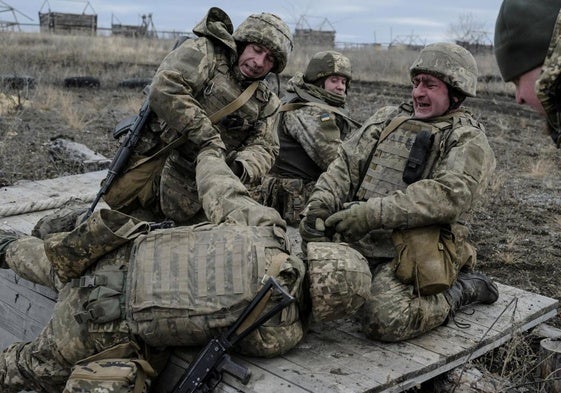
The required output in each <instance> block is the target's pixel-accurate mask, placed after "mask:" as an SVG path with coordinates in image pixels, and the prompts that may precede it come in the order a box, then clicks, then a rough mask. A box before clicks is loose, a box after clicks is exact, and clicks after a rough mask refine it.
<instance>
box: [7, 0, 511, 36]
mask: <svg viewBox="0 0 561 393" xmlns="http://www.w3.org/2000/svg"><path fill="white" fill-rule="evenodd" d="M501 1H502V0H455V1H450V0H446V1H445V0H425V1H420V0H268V1H263V0H261V1H260V0H215V1H208V0H90V1H89V2H88V1H84V0H0V11H4V12H1V13H0V20H4V21H5V20H8V21H13V20H14V16H13V13H12V12H11V11H6V9H9V8H8V7H13V8H14V9H15V10H17V11H18V12H16V17H17V20H18V21H19V22H20V23H35V24H38V23H39V22H38V20H39V17H38V13H39V11H41V12H48V11H49V10H50V11H52V12H68V13H78V14H79V13H82V12H84V11H85V13H88V14H92V13H95V14H97V15H98V26H99V27H106V28H110V27H111V23H112V20H113V23H122V24H126V25H139V24H140V23H141V15H142V14H150V13H151V14H152V21H153V23H154V27H155V28H156V30H160V31H171V30H174V31H185V32H190V31H191V29H192V28H193V26H194V25H195V24H196V23H197V22H198V21H199V20H200V19H202V17H203V16H204V15H205V13H206V11H207V10H208V8H209V7H211V6H217V7H220V8H222V9H223V10H224V11H226V12H227V13H228V14H229V15H230V17H231V19H232V22H233V23H234V26H237V25H238V24H239V23H240V22H241V21H243V20H244V19H245V18H246V17H247V16H248V15H249V14H252V13H258V12H262V11H266V12H273V13H275V14H277V15H279V16H280V17H282V18H283V19H284V20H285V21H286V22H287V23H288V24H289V26H290V27H291V29H292V30H294V28H295V27H297V26H298V27H303V28H312V29H318V30H335V31H336V32H337V33H336V37H335V40H336V41H338V42H355V43H373V42H378V43H382V44H388V43H390V42H392V41H400V42H405V43H421V44H425V43H430V42H435V41H449V40H451V39H452V38H454V37H451V36H450V27H451V26H458V25H459V22H460V20H461V19H462V18H463V19H466V18H468V19H470V20H473V21H474V22H475V27H477V28H478V29H481V31H482V34H485V36H486V37H487V38H488V40H489V43H491V42H492V39H493V30H494V24H495V18H496V16H497V13H498V11H499V6H500V4H501ZM22 14H23V15H22ZM24 15H25V16H24ZM26 16H27V17H29V18H31V19H32V20H30V19H28V18H27V17H26Z"/></svg>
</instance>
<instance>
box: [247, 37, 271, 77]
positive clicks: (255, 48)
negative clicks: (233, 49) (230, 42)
mask: <svg viewBox="0 0 561 393" xmlns="http://www.w3.org/2000/svg"><path fill="white" fill-rule="evenodd" d="M274 65H275V59H274V57H273V54H272V53H271V51H270V50H269V49H267V48H265V47H264V46H262V45H259V44H256V43H249V44H247V45H246V46H245V48H244V50H243V52H242V53H241V54H240V58H239V59H238V67H239V68H240V71H241V73H242V74H243V75H244V76H245V77H247V78H248V79H261V78H264V77H265V76H266V75H267V74H268V73H269V72H271V70H272V69H273V66H274Z"/></svg>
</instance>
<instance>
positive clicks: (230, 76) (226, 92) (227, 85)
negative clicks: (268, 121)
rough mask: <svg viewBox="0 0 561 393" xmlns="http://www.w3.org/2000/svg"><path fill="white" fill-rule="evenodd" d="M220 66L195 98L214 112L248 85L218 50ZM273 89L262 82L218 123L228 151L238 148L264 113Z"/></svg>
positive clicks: (205, 107)
mask: <svg viewBox="0 0 561 393" xmlns="http://www.w3.org/2000/svg"><path fill="white" fill-rule="evenodd" d="M216 56H217V57H218V59H217V60H216V63H217V67H216V69H215V73H214V75H213V76H212V78H211V79H210V80H209V81H208V82H207V83H206V85H205V87H204V88H203V89H202V90H201V92H200V93H199V94H198V95H197V97H196V99H197V101H198V102H199V103H200V105H201V107H202V108H204V110H205V112H206V113H208V114H211V113H215V112H217V111H219V110H221V109H222V108H224V107H225V106H227V105H228V104H229V103H231V102H232V101H234V100H235V99H236V98H238V97H239V96H240V95H241V94H242V92H243V91H244V90H245V88H246V87H247V85H242V84H240V82H239V80H237V79H236V76H235V74H234V73H233V72H232V71H231V70H230V68H229V66H228V63H227V61H226V59H222V58H220V57H221V56H222V57H224V55H223V54H221V53H217V55H216ZM269 95H270V91H269V90H268V89H267V88H266V87H265V85H264V84H263V83H260V84H259V86H258V88H257V90H256V91H255V93H254V94H253V96H252V97H251V98H250V99H249V100H248V101H247V102H245V103H244V105H243V106H242V107H241V108H239V109H237V110H236V111H235V112H234V113H232V114H229V115H228V116H225V117H224V118H222V119H221V120H220V121H219V122H218V123H217V124H216V126H217V127H218V129H219V130H220V136H221V137H222V141H223V142H224V144H225V145H226V149H227V150H228V151H232V150H236V149H237V148H239V147H240V146H241V145H242V144H243V142H244V141H245V140H246V139H247V138H248V137H249V136H250V131H251V130H252V129H253V128H255V126H256V125H257V124H256V123H257V121H258V119H259V117H260V116H261V113H262V110H263V107H264V106H265V105H266V104H267V102H268V101H269Z"/></svg>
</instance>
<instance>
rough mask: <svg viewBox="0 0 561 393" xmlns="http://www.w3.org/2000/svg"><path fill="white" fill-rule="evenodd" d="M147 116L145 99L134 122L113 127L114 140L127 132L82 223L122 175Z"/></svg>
mask: <svg viewBox="0 0 561 393" xmlns="http://www.w3.org/2000/svg"><path fill="white" fill-rule="evenodd" d="M188 38H189V37H188V36H180V37H179V38H178V39H177V40H176V41H175V44H174V45H173V48H172V49H171V50H172V51H173V50H174V49H176V48H177V47H179V46H180V45H181V44H182V43H183V42H184V41H185V40H187V39H188ZM148 92H149V91H148V86H147V87H146V88H145V94H146V95H148ZM149 115H150V101H149V100H148V98H146V99H145V100H144V103H143V104H142V107H141V108H140V110H139V111H138V115H136V116H135V117H134V122H132V123H130V120H131V119H130V118H127V119H125V120H123V121H121V122H120V123H119V124H117V126H116V127H115V132H114V133H113V136H114V137H116V138H118V137H119V135H120V134H121V133H123V132H125V131H126V130H127V129H128V130H129V131H128V133H127V135H126V137H125V139H124V140H123V141H122V142H121V144H120V145H119V149H118V150H117V153H115V157H113V161H111V165H109V170H108V172H107V176H106V177H105V179H104V180H103V182H102V183H101V188H100V189H99V191H98V192H97V195H96V196H95V198H94V200H93V202H92V204H91V205H90V207H89V209H88V211H87V212H86V214H84V216H83V218H82V222H84V221H86V220H87V219H88V217H89V216H91V215H92V213H93V211H94V210H95V207H96V206H97V204H98V203H99V201H100V200H101V198H102V197H103V196H104V195H105V193H106V192H107V191H109V188H111V185H112V184H113V182H114V181H115V179H116V178H117V176H119V175H120V174H121V173H123V170H124V169H125V167H126V165H127V163H128V162H129V159H130V156H131V155H132V150H133V149H134V147H135V146H136V144H137V143H138V140H139V139H140V131H142V128H143V127H144V124H146V120H148V116H149ZM123 123H125V126H122V124H123Z"/></svg>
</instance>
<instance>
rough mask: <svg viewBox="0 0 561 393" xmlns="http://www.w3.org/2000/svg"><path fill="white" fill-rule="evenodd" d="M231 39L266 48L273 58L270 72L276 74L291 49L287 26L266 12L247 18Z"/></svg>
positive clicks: (289, 33)
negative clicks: (273, 63) (273, 62)
mask: <svg viewBox="0 0 561 393" xmlns="http://www.w3.org/2000/svg"><path fill="white" fill-rule="evenodd" d="M233 37H234V40H236V42H245V43H249V42H255V43H257V44H260V45H263V46H264V47H266V48H268V49H269V50H270V51H271V52H272V54H273V56H274V58H275V65H274V66H273V69H272V70H271V71H272V72H274V73H277V74H278V73H280V72H282V70H284V67H286V63H287V62H288V56H289V54H290V52H292V48H293V43H292V33H291V32H290V29H289V28H288V25H287V24H286V23H285V22H284V21H283V20H282V19H281V18H279V17H278V16H276V15H274V14H270V13H266V12H262V13H260V14H252V15H250V16H248V17H247V19H246V20H244V21H243V22H242V23H241V24H240V25H239V26H238V28H237V29H236V31H234V34H233Z"/></svg>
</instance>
